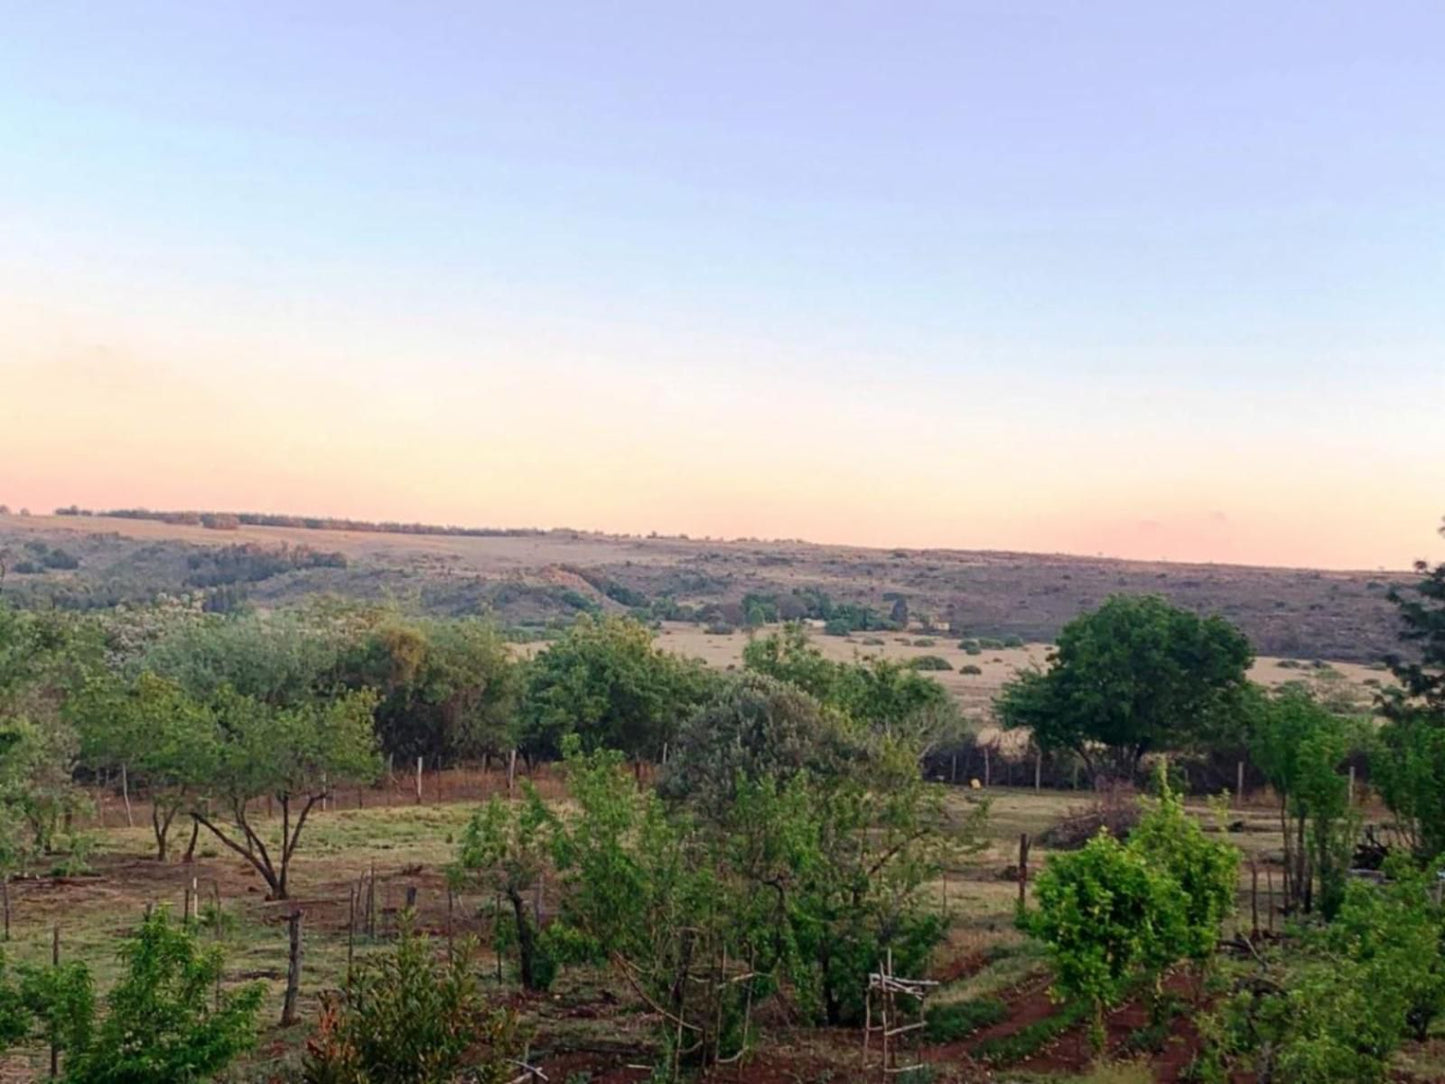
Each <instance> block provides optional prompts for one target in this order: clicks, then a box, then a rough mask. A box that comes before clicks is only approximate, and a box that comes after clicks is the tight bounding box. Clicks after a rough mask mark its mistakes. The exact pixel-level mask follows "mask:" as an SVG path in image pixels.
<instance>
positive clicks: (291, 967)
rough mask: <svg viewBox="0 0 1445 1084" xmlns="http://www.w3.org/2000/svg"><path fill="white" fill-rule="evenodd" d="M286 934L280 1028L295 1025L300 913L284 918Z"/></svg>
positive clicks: (298, 983) (299, 953) (298, 987)
mask: <svg viewBox="0 0 1445 1084" xmlns="http://www.w3.org/2000/svg"><path fill="white" fill-rule="evenodd" d="M286 933H287V935H288V937H289V938H290V941H291V945H290V948H289V950H288V952H287V956H286V997H285V999H284V1000H283V1001H282V1002H281V1026H282V1027H283V1028H287V1027H290V1026H291V1025H292V1024H294V1023H296V998H297V996H298V995H299V994H300V992H301V912H300V911H299V910H296V911H292V912H291V913H290V914H289V915H287V916H286Z"/></svg>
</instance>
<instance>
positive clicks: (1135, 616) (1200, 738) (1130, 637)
mask: <svg viewBox="0 0 1445 1084" xmlns="http://www.w3.org/2000/svg"><path fill="white" fill-rule="evenodd" d="M1252 659H1253V651H1252V650H1251V648H1250V646H1249V641H1248V640H1246V639H1245V637H1244V635H1243V634H1242V633H1241V632H1240V631H1239V630H1238V629H1236V628H1235V627H1234V626H1233V625H1231V624H1230V623H1229V622H1228V621H1226V620H1225V619H1224V618H1222V617H1217V616H1215V617H1200V616H1198V615H1197V614H1194V613H1191V612H1190V611H1188V610H1182V609H1179V608H1178V607H1175V606H1172V605H1170V604H1169V603H1168V602H1166V601H1165V600H1164V599H1162V598H1159V597H1158V596H1155V595H1114V596H1113V597H1111V598H1110V599H1108V601H1106V602H1105V603H1104V604H1103V605H1102V606H1100V607H1099V608H1098V609H1097V610H1094V611H1092V612H1090V613H1086V614H1083V615H1082V616H1080V617H1077V618H1075V619H1074V620H1073V621H1071V622H1069V623H1068V624H1067V625H1065V626H1064V629H1063V631H1062V632H1061V633H1060V634H1059V640H1058V647H1057V649H1056V650H1055V651H1054V653H1053V655H1052V656H1051V657H1050V660H1049V667H1048V669H1047V670H1044V671H1030V672H1026V673H1023V674H1021V675H1019V677H1018V678H1016V679H1015V680H1014V681H1012V682H1010V683H1009V684H1008V685H1006V686H1005V687H1004V690H1003V692H1002V694H1001V695H1000V696H999V699H998V702H997V704H996V710H997V712H998V715H999V718H1000V719H1001V720H1002V722H1003V724H1004V725H1005V726H1006V727H1011V728H1017V727H1024V728H1027V729H1029V730H1030V731H1031V732H1032V734H1033V739H1034V741H1035V743H1036V744H1037V745H1038V746H1039V748H1041V749H1043V750H1044V751H1045V752H1050V751H1052V750H1055V749H1066V750H1069V751H1071V752H1073V753H1075V754H1076V755H1078V757H1079V758H1080V759H1081V760H1082V761H1083V762H1084V764H1085V765H1086V766H1087V767H1088V769H1089V772H1090V774H1091V775H1093V776H1095V777H1096V778H1097V777H1099V776H1101V775H1108V774H1119V775H1122V776H1133V775H1135V774H1136V773H1137V772H1138V769H1139V762H1140V761H1141V760H1142V759H1143V757H1144V756H1145V754H1147V753H1151V752H1169V751H1174V750H1181V749H1189V748H1193V747H1196V746H1199V745H1201V744H1205V743H1207V742H1209V741H1210V740H1213V739H1214V738H1216V737H1217V736H1218V735H1220V734H1223V733H1227V732H1229V731H1230V730H1231V729H1232V728H1233V727H1234V726H1235V725H1236V724H1237V723H1238V720H1239V716H1240V704H1241V700H1242V697H1243V695H1244V691H1245V687H1246V684H1247V681H1246V676H1245V675H1246V673H1247V671H1248V669H1249V665H1250V662H1251V661H1252Z"/></svg>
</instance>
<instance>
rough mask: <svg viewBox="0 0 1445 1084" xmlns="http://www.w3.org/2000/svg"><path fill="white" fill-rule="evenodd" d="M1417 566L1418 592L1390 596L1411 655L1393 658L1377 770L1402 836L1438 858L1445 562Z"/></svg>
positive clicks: (1441, 840)
mask: <svg viewBox="0 0 1445 1084" xmlns="http://www.w3.org/2000/svg"><path fill="white" fill-rule="evenodd" d="M1442 530H1445V529H1442ZM1415 568H1416V571H1418V572H1419V573H1421V575H1422V576H1423V577H1424V578H1423V579H1421V580H1420V581H1419V582H1418V583H1416V584H1415V587H1414V590H1413V593H1412V594H1410V595H1408V596H1406V595H1402V594H1401V593H1400V592H1399V591H1398V590H1395V589H1392V590H1391V591H1390V595H1389V598H1390V600H1391V601H1392V602H1394V603H1395V606H1396V608H1397V609H1398V611H1399V615H1400V620H1401V623H1402V625H1403V628H1402V630H1401V633H1400V638H1401V640H1402V642H1403V643H1404V645H1405V646H1406V647H1407V649H1408V650H1409V655H1408V656H1399V655H1396V656H1392V657H1391V658H1390V659H1389V660H1388V662H1389V667H1390V670H1391V672H1392V673H1393V674H1394V675H1395V678H1396V680H1397V681H1398V682H1399V683H1400V687H1399V688H1398V689H1393V690H1389V691H1383V692H1382V693H1381V694H1380V697H1379V702H1380V708H1381V710H1382V711H1383V713H1384V714H1385V715H1386V717H1387V719H1388V722H1387V723H1386V725H1385V726H1384V727H1383V728H1382V730H1381V733H1380V744H1379V747H1378V749H1379V754H1380V755H1379V756H1378V757H1375V758H1373V759H1372V760H1371V763H1370V770H1371V774H1372V777H1373V778H1374V780H1375V782H1376V784H1377V785H1378V787H1379V789H1380V794H1381V796H1382V797H1383V798H1384V800H1385V803H1386V804H1387V805H1388V806H1389V807H1390V810H1391V812H1392V813H1394V815H1395V819H1396V823H1397V825H1398V827H1399V829H1400V831H1401V834H1402V835H1403V836H1404V837H1405V839H1406V841H1407V842H1408V843H1409V845H1410V846H1411V847H1412V849H1413V850H1414V851H1415V852H1416V854H1417V855H1419V856H1420V857H1422V858H1426V859H1431V858H1435V857H1437V856H1439V855H1441V854H1445V563H1442V564H1439V565H1436V566H1435V567H1434V568H1433V569H1432V568H1430V567H1429V566H1428V565H1426V564H1425V563H1424V562H1419V563H1417V564H1416V566H1415Z"/></svg>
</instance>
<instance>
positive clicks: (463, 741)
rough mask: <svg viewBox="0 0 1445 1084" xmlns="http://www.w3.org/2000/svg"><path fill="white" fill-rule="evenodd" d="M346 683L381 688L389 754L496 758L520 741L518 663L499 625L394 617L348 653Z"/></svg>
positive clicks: (380, 715) (379, 713)
mask: <svg viewBox="0 0 1445 1084" xmlns="http://www.w3.org/2000/svg"><path fill="white" fill-rule="evenodd" d="M339 666H340V671H341V675H342V680H343V682H344V683H345V684H346V685H347V687H349V688H352V689H361V688H372V689H375V690H377V692H378V695H379V700H378V702H377V707H376V732H377V738H378V741H379V742H380V745H381V749H382V751H383V752H386V753H390V754H392V755H394V756H396V757H398V758H400V759H401V760H402V761H403V762H405V761H409V760H411V759H412V758H414V757H426V758H428V759H429V760H431V761H433V762H437V761H455V760H457V759H459V758H464V757H474V756H477V755H479V754H489V755H496V754H499V753H502V752H504V751H505V750H509V749H512V748H513V747H514V746H515V744H516V737H517V735H516V732H515V721H516V712H517V705H518V699H519V696H520V693H521V683H520V674H519V669H518V666H517V664H516V663H515V662H513V661H512V658H511V656H510V654H509V653H508V651H507V645H506V642H505V640H504V639H503V637H502V636H501V634H500V633H499V632H498V631H497V630H496V629H495V628H494V627H493V626H491V625H489V624H487V623H485V622H482V621H479V620H476V619H473V618H463V619H460V620H451V621H431V620H428V621H405V620H401V619H399V618H394V617H393V618H389V619H387V620H384V621H382V622H380V623H378V624H376V625H375V626H374V627H371V628H368V629H366V630H365V631H364V632H363V633H362V634H361V635H360V636H359V637H358V638H357V639H356V640H355V641H353V642H352V643H351V644H350V645H348V647H347V648H346V649H345V650H344V651H343V653H342V657H341V660H340V663H339Z"/></svg>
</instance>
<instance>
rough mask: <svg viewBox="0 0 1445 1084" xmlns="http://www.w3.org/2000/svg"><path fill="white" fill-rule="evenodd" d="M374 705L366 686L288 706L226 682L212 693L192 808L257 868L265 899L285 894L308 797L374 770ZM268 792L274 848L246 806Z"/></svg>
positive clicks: (310, 802)
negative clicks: (211, 763)
mask: <svg viewBox="0 0 1445 1084" xmlns="http://www.w3.org/2000/svg"><path fill="white" fill-rule="evenodd" d="M374 705H375V694H374V693H372V692H370V691H362V692H353V693H345V694H342V695H339V696H336V697H334V698H332V699H329V700H326V701H324V702H303V703H301V704H299V705H297V706H295V707H289V708H282V707H276V706H274V705H272V704H270V703H267V702H265V701H263V700H259V699H255V698H253V697H249V696H244V695H242V694H240V693H238V692H236V691H234V690H232V689H231V688H230V687H228V686H222V688H221V689H220V690H218V692H217V694H216V695H215V697H214V698H213V700H212V704H211V707H212V718H213V719H214V723H215V727H214V736H215V746H216V759H215V765H216V767H215V772H214V774H213V775H212V777H211V778H209V779H207V780H206V781H205V784H204V788H203V790H202V794H201V798H202V804H201V805H200V806H199V807H198V808H197V809H196V810H195V812H194V814H193V815H194V816H195V817H196V819H197V820H198V821H199V822H200V823H201V824H202V825H204V826H205V827H206V828H207V829H209V830H210V831H211V832H212V833H213V834H214V835H215V836H216V838H217V839H218V840H219V841H220V842H221V843H223V844H225V845H226V846H227V847H229V848H230V849H231V850H233V851H235V852H236V853H237V854H238V855H240V856H241V857H242V858H244V859H245V860H246V861H247V862H249V863H250V864H251V866H252V868H254V869H255V870H256V872H257V873H259V874H261V876H262V878H264V879H265V881H266V884H267V886H268V888H269V889H270V895H271V898H272V899H285V898H286V896H287V892H288V879H289V873H290V868H291V860H292V858H293V857H294V856H295V853H296V849H297V847H298V846H299V844H300V842H301V833H302V830H303V829H304V828H305V827H306V820H307V817H308V816H309V815H310V813H311V810H312V809H313V808H314V807H315V805H316V804H317V803H318V802H320V801H321V799H322V798H323V797H324V796H326V795H327V794H329V793H330V792H331V788H332V787H333V786H335V785H337V784H341V783H344V782H348V781H350V782H361V781H366V780H369V779H372V778H374V777H375V775H376V773H377V771H378V768H379V763H378V760H377V756H376V736H375V733H374V730H373V723H372V710H373V707H374ZM268 796H269V797H272V798H274V799H275V800H276V802H278V803H279V805H280V812H281V838H280V840H279V844H277V843H276V842H275V841H274V840H273V844H274V845H275V846H276V848H277V849H276V851H275V852H274V853H273V851H272V849H271V848H270V847H268V846H267V843H266V839H265V837H264V836H263V835H262V833H261V830H260V829H259V828H258V826H257V825H256V824H255V823H253V821H252V819H251V814H250V812H249V811H248V803H250V802H252V801H254V800H255V799H258V798H266V797H268ZM293 815H294V820H293Z"/></svg>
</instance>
